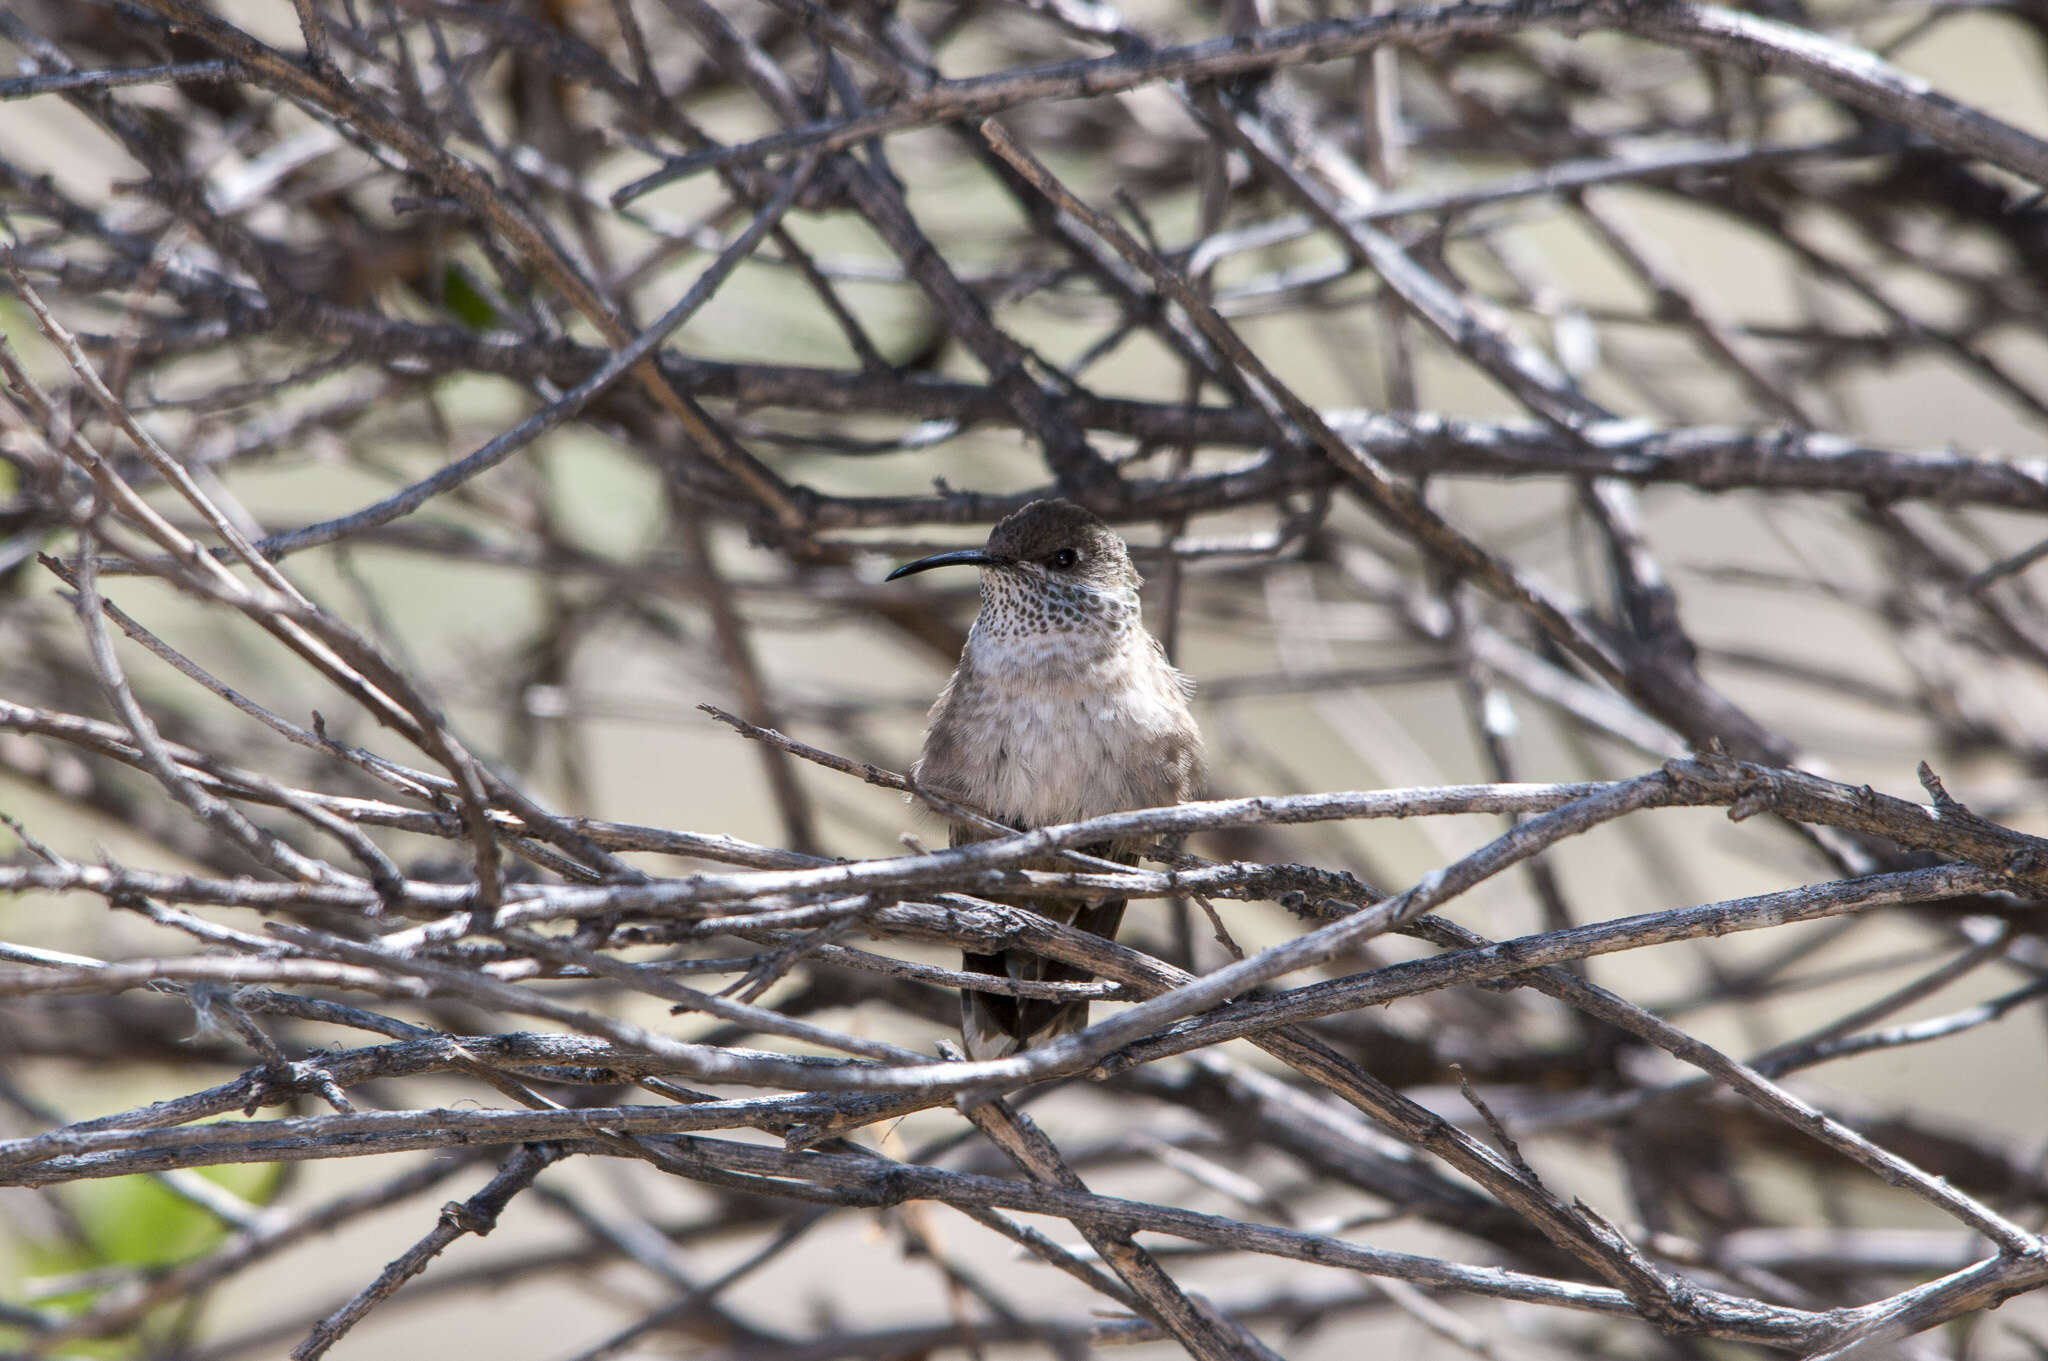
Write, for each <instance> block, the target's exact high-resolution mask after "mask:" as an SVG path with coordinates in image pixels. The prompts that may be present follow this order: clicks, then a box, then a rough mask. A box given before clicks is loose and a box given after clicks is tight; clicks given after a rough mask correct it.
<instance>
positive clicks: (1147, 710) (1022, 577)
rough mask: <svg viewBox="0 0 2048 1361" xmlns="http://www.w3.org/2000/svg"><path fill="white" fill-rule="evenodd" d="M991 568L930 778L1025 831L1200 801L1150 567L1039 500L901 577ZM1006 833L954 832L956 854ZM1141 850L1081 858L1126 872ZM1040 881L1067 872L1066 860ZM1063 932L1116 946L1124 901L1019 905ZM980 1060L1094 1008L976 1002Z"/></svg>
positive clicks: (988, 963) (1043, 967)
mask: <svg viewBox="0 0 2048 1361" xmlns="http://www.w3.org/2000/svg"><path fill="white" fill-rule="evenodd" d="M953 566H971V567H978V568H980V569H981V613H980V614H978V615H977V616H975V620H974V627H973V628H972V629H971V630H970V631H969V632H968V635H967V646H966V647H965V648H964V649H963V650H962V651H961V653H960V662H959V665H957V666H956V667H954V669H953V675H952V678H951V679H950V680H948V681H947V682H946V688H945V689H943V690H941V691H940V692H939V698H938V701H937V702H936V703H935V704H933V705H932V711H931V719H930V723H929V725H928V726H927V727H926V729H925V735H924V752H923V754H922V755H921V756H920V757H919V758H918V762H917V767H916V775H917V778H918V780H919V781H920V782H921V783H923V784H924V785H925V786H926V787H928V788H930V789H931V790H933V791H934V792H936V793H939V794H942V795H945V796H947V797H950V798H955V799H958V800H960V801H961V802H963V803H967V804H971V805H973V806H974V807H976V808H979V809H981V810H983V811H985V812H987V813H988V814H989V815H990V816H992V817H994V818H996V819H997V820H998V821H1001V822H1004V823H1007V824H1009V825H1010V826H1012V827H1017V828H1030V827H1045V826H1051V825H1053V824H1055V823H1063V822H1076V821H1079V820H1081V819H1083V818H1091V817H1099V816H1101V815H1102V814H1104V813H1116V812H1122V811H1124V810H1126V809H1131V808H1152V807H1157V806H1159V805H1163V804H1171V803H1178V802H1180V801H1182V800H1184V799H1188V798H1192V797H1193V796H1194V794H1195V791H1196V788H1197V786H1198V785H1199V784H1200V782H1201V777H1202V735H1201V732H1200V731H1199V730H1198V729H1197V728H1196V726H1195V720H1194V715H1193V714H1191V713H1190V712H1189V711H1188V694H1189V692H1190V691H1191V689H1192V688H1193V687H1192V685H1191V683H1190V682H1189V681H1188V679H1187V678H1186V677H1185V676H1183V675H1181V673H1180V672H1178V671H1176V670H1175V669H1174V668H1173V667H1172V666H1171V665H1169V664H1168V663H1167V660H1166V651H1165V649H1164V648H1162V647H1161V646H1160V645H1159V640H1158V639H1156V638H1154V637H1153V636H1152V635H1151V634H1150V633H1148V632H1146V630H1145V625H1144V623H1143V621H1142V620H1141V619H1140V618H1139V612H1138V585H1139V577H1138V571H1137V568H1135V567H1133V566H1132V565H1131V555H1130V553H1129V552H1128V551H1127V550H1126V549H1125V547H1124V542H1123V540H1122V539H1120V538H1118V537H1117V536H1116V534H1115V532H1114V531H1112V530H1111V529H1110V528H1109V526H1107V525H1105V524H1103V523H1102V521H1100V520H1098V519H1097V518H1095V516H1094V515H1092V514H1090V513H1089V512H1088V511H1086V510H1084V509H1082V508H1081V507H1080V506H1077V505H1074V504H1073V503H1071V502H1068V501H1033V502H1032V503H1031V504H1029V505H1027V506H1025V507H1024V508H1023V509H1022V510H1019V511H1018V512H1016V513H1015V514H1014V515H1011V516H1010V517H1009V518H1007V519H1005V520H1004V521H1002V523H1000V524H998V525H997V526H996V527H995V528H994V529H993V530H992V531H990V533H989V536H988V545H987V546H986V547H985V548H972V549H963V550H961V551H959V552H953V553H939V554H935V555H934V556H932V557H928V558H919V559H918V560H917V561H916V562H910V563H905V564H904V565H903V566H901V567H899V568H897V569H896V570H895V571H894V572H891V573H890V574H889V580H891V581H894V580H896V578H898V577H903V576H909V575H910V574H911V573H913V572H923V571H928V570H930V569H931V568H934V567H953ZM990 835H991V833H989V832H986V831H983V830H980V829H977V828H973V827H966V826H961V825H958V824H955V825H954V827H953V830H952V844H953V845H955V846H958V845H961V844H963V843H965V842H969V841H980V840H985V839H987V838H988V837H989V836H990ZM1138 845H1139V843H1137V842H1121V841H1117V842H1102V843H1098V844H1095V845H1090V846H1083V847H1080V848H1079V849H1081V850H1084V851H1086V852H1088V853H1089V854H1091V855H1096V856H1102V857H1105V858H1107V859H1112V860H1117V861H1120V862H1122V863H1125V864H1131V863H1134V862H1135V861H1136V859H1137V851H1138ZM1025 868H1028V869H1053V870H1056V869H1062V868H1067V866H1065V865H1063V864H1062V863H1061V862H1060V861H1059V860H1058V859H1057V858H1054V859H1052V860H1045V861H1038V862H1032V863H1030V864H1027V865H1026V866H1025ZM1005 901H1009V902H1013V903H1015V904H1016V905H1017V906H1020V907H1028V908H1030V909H1031V910H1033V911H1035V912H1038V913H1040V914H1042V915H1044V916H1046V917H1049V918H1051V919H1053V920H1054V921H1058V922H1066V923H1070V924H1072V925H1074V926H1077V927H1079V928H1080V929H1081V930H1083V931H1092V932H1094V933H1095V934H1097V935H1100V936H1114V935H1115V934H1116V929H1117V925H1118V923H1119V922H1120V921H1121V920H1122V918H1123V913H1124V903H1123V900H1122V899H1120V898H1115V899H1104V900H1100V901H1093V902H1090V901H1086V900H1082V899H1075V898H1030V897H1027V898H1011V899H1006V900H1005ZM963 959H964V964H963V967H964V968H966V969H967V970H970V971H973V972H978V973H986V974H993V975H995V976H997V977H999V978H1010V979H1015V980H1019V981H1034V980H1035V981H1046V982H1076V981H1082V980H1085V979H1086V978H1087V977H1088V975H1087V973H1086V972H1085V971H1083V970H1081V969H1078V968H1075V967H1074V966H1073V965H1070V964H1065V963H1061V962H1059V961H1055V960H1046V959H1041V958H1040V957H1038V956H1036V955H1032V954H1027V953H1025V952H1023V951H1015V950H1011V951H1005V952H1003V953H1001V954H995V955H981V954H967V955H965V956H963ZM960 1000H961V1005H960V1011H961V1031H962V1034H963V1035H964V1036H965V1038H966V1041H967V1052H968V1053H969V1054H970V1055H971V1056H973V1057H975V1058H999V1057H1001V1056H1003V1055H1005V1054H1010V1053H1014V1052H1016V1051H1017V1050H1019V1049H1021V1048H1024V1047H1025V1046H1027V1045H1030V1044H1033V1043H1035V1042H1037V1041H1039V1040H1042V1039H1049V1038H1052V1037H1054V1036H1057V1035H1063V1034H1066V1033H1068V1032H1069V1031H1074V1030H1079V1029H1080V1028H1081V1027H1083V1026H1085V1025H1086V1024H1087V1023H1088V1003H1087V1002H1086V1001H1085V1000H1082V1001H1060V1000H1058V999H1055V998H1046V997H1022V996H1008V995H1004V994H1000V993H993V992H980V991H966V992H963V993H962V994H961V999H960Z"/></svg>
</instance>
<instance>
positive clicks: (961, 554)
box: [882, 548, 1007, 581]
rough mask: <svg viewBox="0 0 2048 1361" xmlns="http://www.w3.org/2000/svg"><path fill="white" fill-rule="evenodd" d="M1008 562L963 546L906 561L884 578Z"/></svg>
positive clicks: (1003, 564)
mask: <svg viewBox="0 0 2048 1361" xmlns="http://www.w3.org/2000/svg"><path fill="white" fill-rule="evenodd" d="M1006 563H1007V559H1004V558H998V557H992V556H990V555H989V554H988V553H987V552H986V551H984V550H982V549H979V548H961V549H956V550H955V551H953V552H951V553H934V554H932V555H931V556H930V557H928V558H919V559H918V560H917V561H916V562H906V563H904V564H903V565H902V566H901V567H898V568H897V569H896V570H895V571H893V572H891V573H889V575H888V576H886V577H884V578H882V579H883V580H884V581H894V580H895V579H896V578H897V577H907V576H909V575H911V574H912V573H914V572H929V571H930V570H931V569H932V568H934V567H1002V566H1005V565H1006Z"/></svg>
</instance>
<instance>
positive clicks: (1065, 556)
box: [1045, 548, 1081, 571]
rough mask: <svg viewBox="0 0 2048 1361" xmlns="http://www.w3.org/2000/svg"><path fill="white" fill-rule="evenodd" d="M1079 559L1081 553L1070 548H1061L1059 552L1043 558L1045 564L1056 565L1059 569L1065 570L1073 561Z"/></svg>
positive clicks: (1048, 565)
mask: <svg viewBox="0 0 2048 1361" xmlns="http://www.w3.org/2000/svg"><path fill="white" fill-rule="evenodd" d="M1080 560H1081V555H1080V554H1079V553H1076V552H1075V551H1074V550H1073V549H1071V548H1062V549H1061V550H1060V551H1059V552H1057V553H1055V554H1053V555H1052V556H1051V557H1049V558H1047V559H1046V560H1045V565H1046V566H1047V567H1057V568H1059V569H1060V570H1061V571H1065V570H1066V569H1067V568H1069V567H1072V566H1073V565H1074V564H1075V563H1077V562H1079V561H1080Z"/></svg>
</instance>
